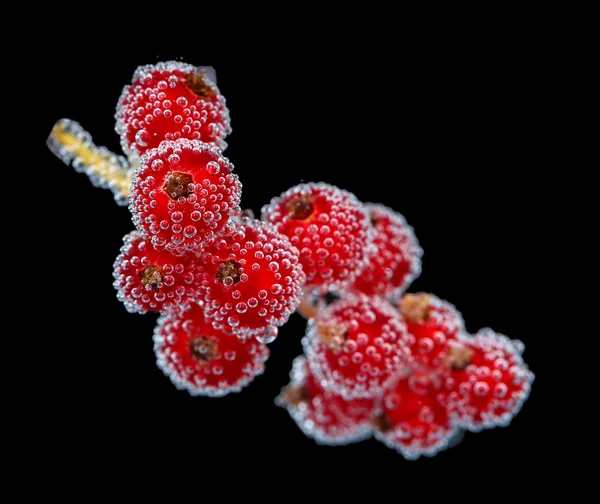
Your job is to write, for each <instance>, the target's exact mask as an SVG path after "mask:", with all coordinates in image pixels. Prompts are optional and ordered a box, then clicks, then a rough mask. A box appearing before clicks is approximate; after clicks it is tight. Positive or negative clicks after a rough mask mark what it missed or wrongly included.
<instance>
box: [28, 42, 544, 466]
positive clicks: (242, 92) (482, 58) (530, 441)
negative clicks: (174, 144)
mask: <svg viewBox="0 0 600 504" xmlns="http://www.w3.org/2000/svg"><path fill="white" fill-rule="evenodd" d="M407 54H409V55H407ZM380 56H381V57H371V58H369V57H364V56H362V57H359V56H358V55H351V54H346V55H345V57H341V54H340V53H339V52H337V50H332V51H331V52H327V53H326V54H319V55H318V56H317V55H316V54H312V53H311V54H310V55H307V56H302V55H298V54H294V55H289V57H280V56H277V57H275V56H274V57H272V58H269V57H260V56H259V55H257V54H248V55H244V56H243V57H241V56H240V55H239V54H238V55H237V56H233V55H226V54H220V53H217V52H216V51H211V50H204V51H202V50H199V51H197V52H190V51H187V52H150V51H146V52H143V51H137V52H131V53H127V52H125V51H121V52H119V53H115V52H109V51H102V52H101V51H96V52H88V54H87V56H86V57H77V56H75V55H74V56H73V58H72V59H65V60H61V61H52V63H51V65H50V64H48V68H45V71H47V72H52V76H53V77H52V79H48V80H47V82H46V83H45V84H44V89H45V92H46V93H49V96H51V97H52V99H51V100H47V101H46V102H45V103H46V106H45V107H44V109H43V117H42V121H41V122H40V123H39V124H40V126H41V129H40V132H39V144H40V145H41V143H42V142H43V141H44V139H45V137H46V136H47V134H48V133H49V132H50V130H51V128H52V125H53V124H54V122H55V121H56V120H58V119H60V118H61V117H68V118H71V119H74V120H77V121H79V122H80V123H81V124H82V126H83V127H84V128H85V129H87V130H88V131H89V132H90V133H91V134H92V136H93V138H94V141H95V143H96V144H97V145H105V146H107V147H109V148H110V149H112V150H114V151H116V152H120V146H119V140H118V137H117V135H116V133H115V132H114V111H115V105H116V102H117V99H118V98H119V95H120V93H121V89H122V87H123V85H125V84H127V83H129V82H130V80H131V76H132V74H133V72H134V70H135V68H136V67H137V66H138V65H141V64H147V63H155V62H157V61H164V60H167V59H174V58H176V57H177V58H182V59H183V60H184V61H186V62H189V63H192V64H195V65H212V66H214V67H215V69H216V71H217V77H218V85H219V88H220V90H221V92H222V93H223V95H224V96H225V97H226V99H227V105H228V107H229V109H230V112H231V119H232V127H233V134H232V135H231V136H230V137H229V138H228V139H227V141H228V143H229V148H228V149H227V150H226V152H225V155H226V156H227V157H229V159H230V160H231V161H232V162H233V163H234V164H235V167H236V172H237V174H238V175H239V177H240V179H241V181H242V183H243V200H242V202H243V207H249V208H252V209H253V210H254V211H255V213H258V212H260V208H261V206H262V205H263V204H265V203H267V202H268V201H269V200H270V198H271V197H273V196H275V195H278V194H280V193H281V192H283V191H284V190H285V189H287V188H288V187H290V186H292V185H295V184H297V183H299V182H301V181H325V182H329V183H331V184H334V185H338V186H340V187H342V188H345V189H347V190H350V191H352V192H354V193H355V194H356V195H357V196H358V197H359V199H361V200H363V201H372V202H381V203H384V204H385V205H388V206H390V207H393V208H394V209H395V210H397V211H399V212H401V213H402V214H404V216H405V217H406V218H407V220H408V222H409V223H410V224H411V225H412V226H413V227H414V229H415V231H416V234H417V236H418V238H419V240H420V242H421V245H422V246H423V248H424V250H425V255H424V259H423V273H422V275H421V277H420V278H419V279H418V280H417V281H416V282H415V283H414V284H413V286H412V287H411V289H410V290H411V291H429V292H433V293H435V294H437V295H438V296H440V297H441V298H444V299H447V300H449V301H450V302H452V303H453V304H455V305H456V306H457V307H458V309H459V310H460V311H461V312H462V313H463V316H464V318H465V320H466V323H467V328H468V329H469V330H470V331H473V332H474V331H476V330H478V329H479V328H481V327H492V328H493V329H495V330H496V331H498V332H501V333H504V334H506V335H508V336H510V337H511V338H517V339H521V340H522V341H523V342H524V343H525V345H526V351H525V354H524V358H525V360H526V362H527V363H528V364H529V365H530V368H531V369H532V370H533V372H534V373H536V375H537V380H536V382H535V383H534V385H533V390H532V395H531V397H530V399H529V401H528V402H527V403H526V404H525V406H524V408H523V410H522V411H521V413H520V414H519V415H518V416H517V417H516V418H515V419H514V421H513V423H512V424H511V426H510V427H508V428H498V429H495V430H492V431H484V432H482V433H478V434H472V433H467V435H466V438H465V440H464V441H463V443H462V444H461V445H459V446H458V447H456V448H453V449H451V450H448V451H446V452H443V453H441V454H439V455H437V456H436V457H435V458H433V459H429V458H422V459H420V460H418V461H416V462H407V461H405V460H403V459H402V457H401V456H400V455H398V454H396V453H395V452H393V451H392V450H389V449H387V448H385V447H384V446H383V445H380V444H379V443H377V442H376V441H374V440H369V441H367V442H363V443H360V444H356V445H350V446H347V447H335V448H332V447H320V446H318V445H316V444H315V443H314V442H313V441H312V440H310V439H307V438H305V437H304V436H303V435H302V433H301V432H300V431H299V430H298V429H297V427H296V426H295V424H294V423H293V421H292V420H291V419H290V418H289V417H288V415H287V413H286V412H285V411H284V410H282V409H279V408H277V407H275V406H274V404H273V398H274V397H275V396H276V395H277V393H278V392H279V389H280V388H281V387H282V386H284V385H285V384H286V383H287V381H288V373H289V370H290V367H291V362H292V359H293V358H294V357H295V356H296V355H298V354H299V353H300V352H301V345H300V339H301V337H302V334H303V330H304V322H303V320H302V319H301V318H300V317H299V316H298V315H294V316H293V317H292V319H291V320H290V322H289V323H288V324H287V325H286V326H285V327H284V328H282V329H281V330H280V336H279V338H278V340H277V341H276V342H274V343H273V344H271V345H270V348H271V358H270V359H269V361H268V363H267V369H266V372H265V374H264V375H263V376H261V377H258V378H257V379H256V380H255V382H254V383H252V384H251V385H250V386H249V387H248V388H246V389H245V390H243V392H242V393H239V394H233V395H230V396H227V397H225V398H222V399H210V398H201V397H196V398H193V397H190V396H189V395H188V394H187V393H186V392H180V391H177V390H176V389H175V388H174V387H173V386H172V385H171V383H170V382H169V380H168V379H167V378H166V377H164V376H163V375H162V373H161V372H160V371H159V370H158V369H157V368H156V366H155V362H154V355H153V350H152V331H153V327H154V324H155V320H156V316H155V315H152V314H148V315H144V316H139V315H131V314H128V313H127V312H126V311H125V309H124V308H123V307H122V306H121V305H120V304H119V302H118V301H117V299H116V296H115V292H114V289H113V287H112V263H113V261H114V258H115V257H116V255H117V254H118V251H119V247H120V245H121V241H122V237H123V235H125V234H126V233H128V232H129V231H130V230H132V229H133V225H132V223H131V220H130V215H129V212H128V210H127V209H126V208H124V207H118V206H116V205H115V203H114V201H113V199H112V194H111V193H110V192H109V191H106V190H101V189H97V188H93V187H92V186H91V184H90V183H89V181H88V180H87V179H86V177H85V176H84V175H81V174H77V173H75V172H74V170H73V169H72V168H68V167H66V166H65V165H63V164H62V162H61V161H60V160H58V159H57V158H55V157H54V156H53V155H52V154H51V153H50V152H49V151H47V152H43V153H42V164H41V166H40V170H41V172H42V177H43V179H44V184H45V187H46V188H47V191H46V194H45V196H46V197H47V198H48V205H47V206H46V211H47V212H48V216H47V220H48V223H49V225H48V227H47V229H46V231H47V233H48V237H49V238H50V241H49V242H50V243H53V244H54V246H52V247H50V250H47V251H46V252H45V253H44V254H43V257H44V260H45V261H49V262H50V263H51V264H53V267H54V271H56V276H55V277H54V278H53V282H54V284H55V285H56V286H57V288H56V289H53V290H51V292H49V295H48V298H47V299H48V308H49V313H51V315H50V316H49V322H50V323H52V325H53V330H52V334H54V332H55V331H56V330H57V329H56V328H58V332H56V335H55V336H52V345H51V353H50V355H51V358H49V359H48V360H49V365H50V369H49V371H47V376H46V378H47V380H48V383H52V390H53V392H52V394H51V395H52V408H51V409H52V411H53V416H54V417H55V418H57V419H60V421H57V422H56V423H57V430H56V438H57V440H58V441H59V444H60V446H61V447H67V446H68V447H74V448H73V449H74V450H75V451H76V452H78V451H82V452H86V453H88V454H89V453H106V452H110V453H112V454H113V455H115V456H116V455H117V454H118V456H119V457H124V458H127V459H128V458H129V457H133V458H138V457H143V458H145V459H146V460H147V461H148V462H151V463H153V462H157V463H158V462H159V461H160V460H163V461H164V460H179V459H180V457H182V456H183V455H193V456H195V457H196V459H197V460H196V462H195V463H196V464H198V466H199V467H204V466H206V465H211V464H212V463H214V462H216V461H217V460H220V459H221V457H224V459H225V460H228V461H229V462H228V463H230V464H231V463H233V464H238V465H240V466H243V467H249V466H257V468H258V470H262V469H264V471H265V473H268V472H269V471H270V470H273V469H274V468H275V467H277V466H281V467H286V468H299V467H305V466H306V464H307V462H306V461H307V460H308V461H309V463H310V466H311V467H312V468H320V469H323V468H342V469H345V468H350V469H351V468H356V467H358V466H360V465H365V464H366V465H368V466H369V467H376V468H378V469H379V470H382V469H389V470H390V471H396V470H398V471H406V470H410V469H411V468H423V469H424V468H426V467H427V468H434V467H437V468H440V467H446V468H455V469H456V470H460V471H469V470H471V469H474V468H484V469H487V468H489V469H490V471H492V470H495V469H501V470H505V469H506V468H507V467H510V472H511V473H519V471H521V470H525V469H526V468H528V467H531V466H532V465H535V464H537V463H538V462H539V461H540V447H541V446H542V442H543V441H544V435H545V433H544V430H545V429H547V428H548V427H547V426H546V424H545V423H544V421H543V420H544V419H543V416H542V413H541V408H542V399H541V397H542V396H543V394H544V380H545V377H544V372H543V367H542V366H543V357H544V352H545V350H544V345H546V344H547V340H545V339H544V335H542V334H540V331H539V329H538V327H537V326H536V323H537V322H536V319H535V317H531V307H532V303H533V302H534V300H535V297H536V293H535V282H536V278H535V276H534V275H532V265H533V264H534V263H535V261H536V253H535V252H534V251H533V245H534V244H535V243H536V241H537V239H538V238H539V237H538V236H537V235H536V231H535V229H536V227H535V223H536V221H537V220H538V218H539V214H540V212H541V209H540V208H539V207H538V206H537V205H536V204H535V203H534V202H533V200H532V194H535V192H536V190H537V189H536V184H535V182H534V181H531V180H530V178H529V177H528V176H527V173H528V170H530V169H531V167H532V166H533V165H534V163H535V158H536V153H535V152H534V150H533V149H532V147H531V138H532V135H533V134H534V131H533V130H534V129H535V115H536V113H537V105H538V104H537V99H538V98H537V96H538V95H539V92H540V91H541V89H540V84H539V80H538V75H537V72H538V69H537V68H536V64H535V61H536V58H535V54H534V52H533V50H532V49H531V48H529V49H528V48H524V47H520V48H510V47H508V46H506V45H505V44H497V45H496V44H493V43H490V44H489V45H485V46H478V45H477V44H471V45H469V46H468V47H467V46H465V47H461V48H454V47H452V48H445V47H444V45H443V44H442V45H441V46H437V47H435V49H434V50H428V49H424V48H423V49H422V50H420V51H418V52H417V51H413V52H412V53H411V52H408V51H407V52H403V53H402V55H396V54H386V55H380ZM39 338H40V339H39V341H34V343H41V342H42V339H41V338H42V336H39ZM57 446H58V445H57ZM90 446H93V447H94V448H93V449H92V448H90ZM65 449H66V448H65ZM69 449H70V448H69ZM258 454H260V457H261V459H262V457H264V460H266V461H267V462H258V459H257V458H256V457H257V456H258ZM165 457H167V458H166V459H165ZM366 461H368V463H366ZM492 474H494V473H492V472H491V473H490V477H492Z"/></svg>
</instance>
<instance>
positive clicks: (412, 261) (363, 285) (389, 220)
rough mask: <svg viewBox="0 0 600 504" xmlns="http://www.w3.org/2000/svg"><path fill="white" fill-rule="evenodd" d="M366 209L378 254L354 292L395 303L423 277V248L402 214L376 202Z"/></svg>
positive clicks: (370, 261) (358, 279)
mask: <svg viewBox="0 0 600 504" xmlns="http://www.w3.org/2000/svg"><path fill="white" fill-rule="evenodd" d="M365 208H366V209H367V212H368V214H369V217H370V219H371V224H373V227H374V228H375V237H374V240H373V244H374V246H375V248H376V250H377V252H376V254H375V255H374V256H373V257H371V258H370V259H369V262H368V264H367V266H366V267H365V268H364V269H363V271H362V273H361V274H360V275H359V276H358V277H357V278H356V281H355V282H354V285H353V286H352V287H351V288H350V289H351V290H353V291H356V292H362V293H363V294H367V295H369V296H381V297H385V298H387V299H390V300H394V299H397V298H398V296H399V295H400V294H401V293H402V292H403V291H404V290H405V289H406V288H407V287H408V286H409V285H410V284H411V283H412V281H413V280H414V279H415V278H417V277H418V276H419V275H420V273H421V257H422V256H423V249H421V247H420V246H419V242H418V241H417V238H416V236H415V234H414V231H413V229H412V228H411V227H410V226H409V225H408V224H407V223H406V219H405V218H404V217H403V216H402V215H400V214H399V213H397V212H394V211H393V210H391V209H390V208H387V207H385V206H383V205H377V204H373V203H366V204H365Z"/></svg>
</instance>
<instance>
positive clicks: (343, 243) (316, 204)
mask: <svg viewBox="0 0 600 504" xmlns="http://www.w3.org/2000/svg"><path fill="white" fill-rule="evenodd" d="M262 220H264V221H267V222H270V223H272V224H274V225H275V226H276V228H277V230H278V231H279V232H281V233H283V234H285V235H286V236H288V237H289V239H290V241H291V242H292V244H293V245H294V246H296V247H297V248H298V249H299V250H300V260H301V263H302V265H303V268H304V272H305V274H306V276H307V281H306V283H307V286H308V287H310V288H316V289H319V290H320V291H321V292H322V293H325V292H328V291H330V290H332V289H344V288H345V287H347V286H348V285H351V284H352V283H353V282H354V280H355V279H356V277H357V276H358V275H360V273H361V271H362V270H363V268H364V267H365V266H366V264H367V255H366V253H367V251H368V250H369V248H370V246H371V242H372V239H373V236H372V228H371V225H370V222H369V219H368V215H367V212H366V209H365V208H364V206H363V205H362V203H361V202H360V201H358V199H357V198H356V197H355V196H354V195H353V194H351V193H349V192H348V191H345V190H343V189H339V188H338V187H335V186H332V185H329V184H325V183H322V182H321V183H308V184H300V185H298V186H295V187H292V188H290V189H289V190H288V191H286V192H285V193H283V194H282V195H281V196H278V197H275V198H273V199H272V200H271V202H270V203H269V204H268V205H265V206H264V207H263V208H262ZM323 223H327V226H322V227H321V226H320V224H321V225H322V224H323ZM330 233H331V234H330ZM315 257H316V258H318V259H319V262H317V261H316V260H315V259H314V258H315Z"/></svg>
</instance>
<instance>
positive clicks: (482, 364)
mask: <svg viewBox="0 0 600 504" xmlns="http://www.w3.org/2000/svg"><path fill="white" fill-rule="evenodd" d="M523 350H524V345H523V343H521V342H520V341H518V340H511V339H509V338H507V337H506V336H504V335H503V334H497V333H495V332H494V331H492V330H491V329H482V330H480V331H479V332H478V333H477V334H476V335H475V337H468V336H467V337H463V338H461V340H460V341H457V342H453V343H452V344H451V346H450V348H449V349H448V353H447V356H446V359H445V367H446V369H447V376H446V378H445V380H444V381H443V384H442V388H441V390H440V392H439V394H438V399H439V400H440V401H441V403H442V404H443V405H444V406H446V407H447V409H448V412H449V413H450V415H451V416H452V417H453V418H454V419H455V420H456V422H457V423H458V425H459V426H460V427H463V428H465V429H469V430H471V431H475V432H476V431H480V430H481V429H487V428H492V427H497V426H507V425H508V424H509V423H510V422H511V420H512V419H513V417H514V416H515V415H516V414H517V413H518V412H519V410H520V409H521V406H522V405H523V403H524V402H525V400H526V399H527V397H528V396H529V391H530V389H531V384H532V383H533V380H534V378H535V376H534V374H533V373H532V372H531V371H530V370H529V368H528V367H527V364H525V362H523V358H522V357H521V354H522V353H523Z"/></svg>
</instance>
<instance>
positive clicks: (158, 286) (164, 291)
mask: <svg viewBox="0 0 600 504" xmlns="http://www.w3.org/2000/svg"><path fill="white" fill-rule="evenodd" d="M123 242H124V244H123V246H122V247H121V253H120V254H119V256H118V257H117V259H116V261H115V263H114V270H113V276H114V278H115V281H114V283H113V285H114V287H115V289H117V298H118V299H119V301H121V302H122V303H124V305H125V308H126V309H127V311H128V312H130V313H146V312H148V311H153V312H164V311H168V310H171V309H172V308H175V307H177V306H182V305H186V304H189V303H191V302H192V300H193V299H195V298H197V297H198V295H199V288H200V272H199V269H198V267H197V266H196V264H195V258H194V257H193V256H174V255H173V254H170V253H169V252H167V251H166V250H156V249H155V248H154V247H152V245H151V244H150V243H149V242H148V241H146V240H144V239H143V238H142V237H141V235H140V234H139V233H138V232H137V231H134V232H132V233H129V234H128V235H126V236H125V238H123Z"/></svg>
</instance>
